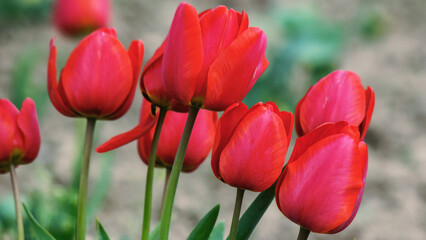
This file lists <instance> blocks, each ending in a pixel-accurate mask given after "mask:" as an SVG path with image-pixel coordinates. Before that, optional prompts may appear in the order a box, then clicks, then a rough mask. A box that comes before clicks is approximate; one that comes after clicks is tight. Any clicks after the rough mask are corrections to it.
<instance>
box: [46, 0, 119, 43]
mask: <svg viewBox="0 0 426 240" xmlns="http://www.w3.org/2000/svg"><path fill="white" fill-rule="evenodd" d="M110 5H111V4H110V1H109V0H56V1H55V3H54V6H53V21H54V24H55V25H56V27H57V28H58V29H59V30H60V31H61V32H62V33H64V34H66V35H69V36H79V35H84V34H87V33H90V32H92V31H93V30H96V29H98V28H102V27H107V26H108V24H109V20H110V15H111V6H110Z"/></svg>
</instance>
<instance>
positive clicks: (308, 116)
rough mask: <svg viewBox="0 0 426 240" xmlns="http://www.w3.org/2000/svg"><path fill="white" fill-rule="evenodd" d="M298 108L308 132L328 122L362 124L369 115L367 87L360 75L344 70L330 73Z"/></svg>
mask: <svg viewBox="0 0 426 240" xmlns="http://www.w3.org/2000/svg"><path fill="white" fill-rule="evenodd" d="M297 112H298V113H299V114H298V115H299V119H300V124H301V129H302V130H303V132H304V133H307V132H309V131H312V130H313V129H315V128H316V127H318V126H319V125H321V124H323V123H326V122H338V121H347V122H348V123H349V124H351V125H356V126H359V124H360V123H361V122H362V120H363V118H364V115H365V90H364V89H363V87H362V85H361V80H360V78H359V76H358V75H356V74H355V73H353V72H350V71H342V70H339V71H334V72H332V73H330V74H329V75H327V76H326V77H324V78H323V79H321V80H319V81H318V83H316V84H315V85H314V86H313V87H312V88H311V89H310V91H309V92H308V93H307V94H306V96H305V98H304V99H303V104H301V106H300V109H299V110H298V111H297Z"/></svg>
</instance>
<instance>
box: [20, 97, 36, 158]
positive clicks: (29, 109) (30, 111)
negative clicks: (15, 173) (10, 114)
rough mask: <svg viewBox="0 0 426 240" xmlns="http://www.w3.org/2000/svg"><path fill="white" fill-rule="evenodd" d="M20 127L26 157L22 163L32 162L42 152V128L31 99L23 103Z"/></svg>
mask: <svg viewBox="0 0 426 240" xmlns="http://www.w3.org/2000/svg"><path fill="white" fill-rule="evenodd" d="M18 127H19V130H20V132H21V133H22V136H23V144H24V156H23V158H22V159H21V160H20V162H22V163H30V162H32V161H33V160H34V159H35V158H36V157H37V155H38V152H39V150H40V128H39V125H38V120H37V110H36V106H35V103H34V101H33V100H32V99H31V98H27V99H25V101H24V102H23V103H22V108H21V112H20V113H19V116H18Z"/></svg>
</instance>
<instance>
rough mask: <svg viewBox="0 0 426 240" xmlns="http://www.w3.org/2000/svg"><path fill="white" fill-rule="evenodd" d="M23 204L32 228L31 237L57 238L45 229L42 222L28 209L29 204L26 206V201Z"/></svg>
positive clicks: (53, 239) (45, 239) (50, 239)
mask: <svg viewBox="0 0 426 240" xmlns="http://www.w3.org/2000/svg"><path fill="white" fill-rule="evenodd" d="M22 206H23V207H24V210H25V213H26V214H27V216H28V218H29V220H30V221H29V222H30V229H31V235H32V236H31V238H30V239H35V240H55V238H54V237H53V236H52V235H51V234H50V233H49V232H48V231H47V230H46V229H45V228H43V227H42V226H41V225H40V223H38V222H37V220H36V219H35V218H34V217H33V215H32V214H31V212H30V211H28V209H27V206H25V204H24V203H22Z"/></svg>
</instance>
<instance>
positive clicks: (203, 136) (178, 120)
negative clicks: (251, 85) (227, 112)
mask: <svg viewBox="0 0 426 240" xmlns="http://www.w3.org/2000/svg"><path fill="white" fill-rule="evenodd" d="M145 106H146V107H145ZM150 106H151V104H150V103H149V102H147V101H144V103H143V104H142V109H141V119H145V118H146V117H145V116H144V115H147V114H151V107H150ZM187 116H188V113H178V112H171V111H170V112H168V113H167V115H166V118H165V119H164V123H163V127H162V131H161V134H160V140H159V145H158V149H157V163H158V164H159V165H163V166H165V167H170V168H171V167H172V165H173V162H174V160H175V155H176V152H177V149H178V146H179V142H180V138H181V136H182V133H183V129H184V127H185V122H186V118H187ZM216 125H217V113H216V112H211V111H206V110H200V112H199V113H198V117H197V119H196V120H195V125H194V129H193V130H192V134H191V137H190V139H189V144H188V150H187V151H186V154H185V158H184V160H183V167H182V171H184V172H191V171H193V170H195V169H196V168H197V167H198V166H199V165H200V164H201V163H202V162H203V161H204V159H205V158H206V157H207V155H208V154H209V152H210V150H211V149H212V146H213V140H214V133H215V131H216ZM154 129H155V128H151V129H150V131H148V132H147V133H146V134H145V135H143V136H142V137H141V138H139V140H138V151H139V156H140V157H141V158H142V160H143V161H144V162H145V163H146V164H148V160H149V153H150V151H151V144H152V139H153V136H154Z"/></svg>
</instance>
